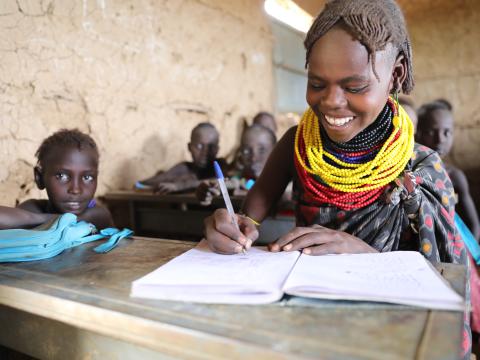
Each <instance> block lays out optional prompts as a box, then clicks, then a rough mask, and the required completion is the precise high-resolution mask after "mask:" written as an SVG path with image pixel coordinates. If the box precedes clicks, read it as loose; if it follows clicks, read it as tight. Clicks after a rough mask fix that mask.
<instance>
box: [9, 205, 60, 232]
mask: <svg viewBox="0 0 480 360" xmlns="http://www.w3.org/2000/svg"><path fill="white" fill-rule="evenodd" d="M52 216H54V215H53V214H43V213H35V212H31V211H27V210H23V209H19V208H11V207H7V206H0V230H3V229H27V228H31V227H34V226H37V225H40V224H43V223H45V222H47V221H48V220H50V219H51V217H52Z"/></svg>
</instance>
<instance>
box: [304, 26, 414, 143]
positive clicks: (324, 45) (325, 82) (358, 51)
mask: <svg viewBox="0 0 480 360" xmlns="http://www.w3.org/2000/svg"><path fill="white" fill-rule="evenodd" d="M394 55H396V54H395V52H394V51H393V47H392V45H390V44H389V45H388V46H387V47H386V48H385V50H382V51H377V52H376V54H375V71H376V73H377V74H378V78H379V79H380V80H379V79H377V77H376V76H375V73H374V72H373V68H372V63H371V62H369V58H368V52H367V49H366V48H365V46H363V45H362V44H361V43H360V42H359V41H358V40H356V39H355V38H354V37H353V36H352V35H351V34H349V33H348V32H347V31H346V30H344V29H343V28H342V27H341V26H335V27H333V28H332V29H331V30H329V31H328V32H327V33H326V34H325V35H323V36H322V37H320V38H319V39H318V40H317V41H316V42H315V44H314V46H313V48H312V50H311V52H310V57H309V66H308V85H307V102H308V104H309V105H310V107H311V108H312V109H313V111H314V112H315V114H316V115H317V117H318V119H319V121H320V124H321V125H322V126H323V127H324V129H325V131H326V132H327V134H328V136H329V137H330V139H332V140H333V141H336V142H347V141H349V140H351V139H352V138H354V137H355V136H356V135H357V134H358V133H359V132H361V131H362V130H363V129H365V128H366V127H367V126H368V125H370V124H371V123H372V122H373V121H375V119H376V118H377V116H378V115H379V114H380V112H381V110H382V109H383V108H384V106H385V104H386V102H387V99H388V96H389V93H390V91H391V89H392V88H393V84H394V74H397V75H400V76H401V75H402V74H404V72H405V69H404V67H403V64H402V62H401V59H399V60H397V61H395V56H394Z"/></svg>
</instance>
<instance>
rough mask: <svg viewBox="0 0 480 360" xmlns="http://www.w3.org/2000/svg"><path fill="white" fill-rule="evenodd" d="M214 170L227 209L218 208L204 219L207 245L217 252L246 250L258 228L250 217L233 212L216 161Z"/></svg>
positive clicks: (256, 236) (231, 252) (230, 252)
mask: <svg viewBox="0 0 480 360" xmlns="http://www.w3.org/2000/svg"><path fill="white" fill-rule="evenodd" d="M215 170H216V173H217V180H219V186H220V190H221V191H222V195H223V196H224V200H225V205H226V207H227V209H218V210H216V211H215V212H214V213H213V215H211V216H209V217H208V218H206V219H205V238H206V239H207V243H208V245H209V247H210V248H211V249H212V250H213V251H215V252H217V253H221V254H235V253H240V252H242V251H245V250H248V249H249V248H250V247H251V246H252V243H253V242H254V241H255V240H257V238H258V230H257V228H256V226H255V225H254V224H253V222H252V221H251V220H250V219H248V218H247V217H244V216H242V215H237V214H235V213H234V211H233V207H232V205H231V201H230V197H229V196H228V192H227V190H226V187H225V186H223V187H224V189H223V190H222V182H223V181H224V180H223V174H222V172H221V169H220V167H219V166H218V164H217V163H216V165H215ZM223 185H225V183H224V182H223ZM224 191H225V193H224ZM225 195H226V196H225Z"/></svg>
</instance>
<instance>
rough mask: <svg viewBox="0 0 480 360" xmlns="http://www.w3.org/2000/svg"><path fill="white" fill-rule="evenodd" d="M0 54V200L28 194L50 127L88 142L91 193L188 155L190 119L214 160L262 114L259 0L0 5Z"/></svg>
mask: <svg viewBox="0 0 480 360" xmlns="http://www.w3.org/2000/svg"><path fill="white" fill-rule="evenodd" d="M0 51H1V57H0V94H1V96H0V154H1V155H0V156H1V159H2V166H1V167H0V184H1V185H0V186H1V188H0V204H2V205H14V204H15V202H16V201H21V200H23V199H25V198H28V197H31V196H38V195H39V192H38V191H37V190H35V188H34V184H33V177H32V167H33V166H34V164H35V158H34V153H35V150H36V149H37V147H38V146H39V144H40V142H41V140H42V139H43V138H45V137H46V136H48V135H49V134H51V133H52V132H53V131H55V130H57V129H59V128H64V127H68V128H71V127H78V128H80V129H81V130H83V131H86V132H88V133H90V134H91V135H92V136H93V137H94V138H95V140H96V141H97V142H98V145H99V147H100V150H101V166H100V171H101V174H100V181H99V188H98V193H99V194H102V193H104V192H106V191H108V190H110V189H119V188H129V187H131V185H132V184H133V182H134V181H135V180H136V179H138V178H143V177H147V176H149V175H151V174H152V173H154V172H155V171H157V170H158V169H163V168H166V167H169V166H171V165H173V164H174V163H176V162H178V161H181V160H184V159H187V158H188V153H187V149H186V144H187V142H188V138H189V132H190V129H191V128H192V127H193V126H194V125H195V124H196V123H198V122H201V121H211V122H212V123H214V124H215V125H217V126H218V128H219V130H220V132H221V134H222V138H221V141H220V146H221V151H220V152H221V155H225V154H227V153H228V152H229V151H231V150H232V148H233V147H234V146H235V144H236V142H237V133H238V130H239V129H240V126H241V121H242V119H243V118H248V119H250V118H251V117H252V116H253V115H254V114H255V113H256V112H257V111H259V110H267V111H268V110H271V109H272V95H271V89H272V83H273V80H272V65H271V64H272V59H271V56H272V55H271V54H272V37H271V31H270V27H269V24H268V20H267V18H266V15H264V12H263V1H261V0H243V1H222V0H175V1H168V0H164V1H159V0H157V1H153V0H152V1H148V0H116V1H112V0H83V1H79V0H2V1H1V2H0Z"/></svg>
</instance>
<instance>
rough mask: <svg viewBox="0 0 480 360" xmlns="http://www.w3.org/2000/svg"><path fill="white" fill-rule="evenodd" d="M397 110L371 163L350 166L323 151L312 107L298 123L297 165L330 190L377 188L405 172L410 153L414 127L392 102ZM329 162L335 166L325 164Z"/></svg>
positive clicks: (296, 140) (346, 190)
mask: <svg viewBox="0 0 480 360" xmlns="http://www.w3.org/2000/svg"><path fill="white" fill-rule="evenodd" d="M394 104H395V107H396V108H397V111H396V112H395V116H394V118H393V120H392V124H393V127H394V130H393V131H392V134H391V135H390V136H389V138H388V139H387V141H385V143H384V144H383V145H382V147H381V148H380V150H379V151H378V153H377V155H376V156H375V158H374V159H372V160H371V161H368V162H365V163H363V164H351V163H346V162H344V161H342V160H339V159H338V158H336V157H335V156H334V155H332V154H330V153H328V152H326V151H324V149H323V146H322V139H321V137H320V122H319V120H318V118H317V116H316V115H315V113H314V112H313V110H312V109H311V108H309V109H308V110H307V111H306V112H305V113H304V114H303V117H302V119H301V121H300V124H299V126H298V129H297V133H296V136H295V154H296V158H297V161H298V163H299V164H300V165H301V166H302V167H303V168H304V169H305V170H306V171H307V172H308V173H310V174H312V175H317V176H319V177H320V178H321V179H322V181H323V182H324V183H325V184H326V185H328V186H329V187H331V188H333V189H336V190H339V191H342V192H347V193H357V192H365V191H370V190H375V189H379V188H381V187H383V186H385V185H387V184H389V183H390V182H392V181H393V180H395V179H396V178H397V177H398V176H399V175H400V173H401V172H402V171H403V170H404V169H405V166H406V165H407V163H408V161H409V160H410V158H411V156H412V153H413V145H414V137H413V124H412V122H411V121H410V119H409V118H408V115H407V113H406V112H405V110H403V108H402V107H401V106H400V105H398V103H396V102H394ZM300 137H302V138H303V143H304V146H305V151H304V152H303V151H302V152H303V153H304V154H306V160H308V164H307V162H306V161H305V160H304V159H303V157H302V156H301V154H300V149H299V143H300V142H299V139H300ZM325 157H326V158H328V159H330V160H331V161H332V162H333V163H334V164H335V165H332V164H329V163H328V162H326V161H325Z"/></svg>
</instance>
